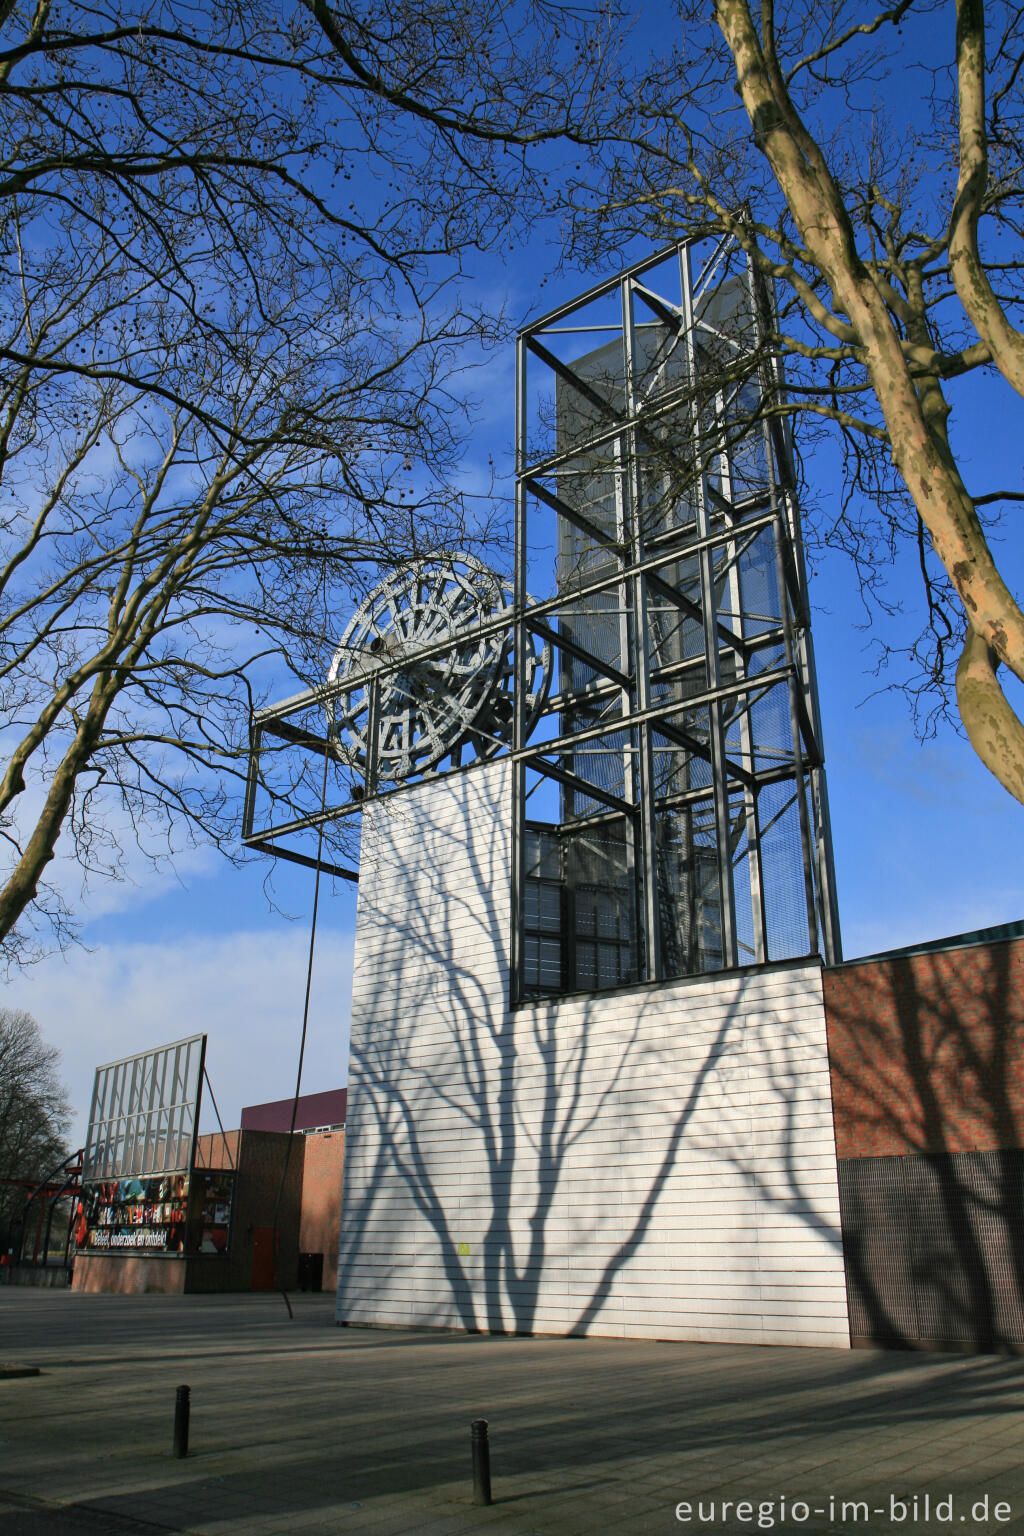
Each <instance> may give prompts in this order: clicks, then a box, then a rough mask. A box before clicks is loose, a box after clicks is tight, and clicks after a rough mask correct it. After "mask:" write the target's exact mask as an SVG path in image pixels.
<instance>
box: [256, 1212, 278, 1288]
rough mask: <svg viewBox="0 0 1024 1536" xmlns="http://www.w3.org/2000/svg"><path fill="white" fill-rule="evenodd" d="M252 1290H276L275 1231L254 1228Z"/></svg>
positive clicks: (271, 1228) (267, 1228) (266, 1228)
mask: <svg viewBox="0 0 1024 1536" xmlns="http://www.w3.org/2000/svg"><path fill="white" fill-rule="evenodd" d="M251 1288H252V1290H254V1291H272V1290H273V1289H274V1229H273V1227H254V1228H253V1234H252V1286H251Z"/></svg>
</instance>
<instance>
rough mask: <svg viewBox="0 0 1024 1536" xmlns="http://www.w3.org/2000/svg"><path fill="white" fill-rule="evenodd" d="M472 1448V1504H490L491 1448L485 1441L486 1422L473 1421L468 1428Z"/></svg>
mask: <svg viewBox="0 0 1024 1536" xmlns="http://www.w3.org/2000/svg"><path fill="white" fill-rule="evenodd" d="M469 1435H470V1442H471V1444H472V1447H473V1503H474V1504H489V1503H490V1502H491V1446H490V1442H489V1440H488V1439H487V1420H486V1419H474V1420H473V1422H472V1424H471V1425H470V1426H469Z"/></svg>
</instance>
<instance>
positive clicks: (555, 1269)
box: [338, 764, 841, 1342]
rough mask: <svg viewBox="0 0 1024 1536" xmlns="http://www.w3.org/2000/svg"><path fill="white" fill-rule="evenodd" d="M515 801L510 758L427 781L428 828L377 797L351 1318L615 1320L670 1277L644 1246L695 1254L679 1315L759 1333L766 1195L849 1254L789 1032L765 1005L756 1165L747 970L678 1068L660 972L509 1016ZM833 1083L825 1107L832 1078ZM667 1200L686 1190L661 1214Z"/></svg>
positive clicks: (663, 1257)
mask: <svg viewBox="0 0 1024 1536" xmlns="http://www.w3.org/2000/svg"><path fill="white" fill-rule="evenodd" d="M507 796H508V778H507V772H506V767H505V765H503V764H498V765H495V766H493V767H491V768H489V769H486V770H477V771H475V772H474V773H473V774H471V775H465V776H459V777H456V778H450V779H448V780H444V781H441V782H439V783H438V784H435V785H432V786H431V824H428V823H427V822H426V820H425V819H424V818H421V817H420V816H419V815H418V813H417V802H416V801H415V800H413V799H412V797H410V798H409V799H407V800H406V801H405V804H404V806H403V807H402V809H401V812H400V814H398V815H395V814H394V813H393V812H392V811H391V810H386V811H381V810H380V809H379V808H378V809H377V810H376V811H375V812H374V814H375V815H376V816H377V817H378V820H377V821H376V823H375V825H374V829H373V831H372V833H371V834H370V835H371V836H372V837H373V838H375V839H376V843H377V853H376V856H375V863H374V866H373V871H374V872H373V878H372V880H364V881H363V882H362V884H361V887H360V898H359V900H360V928H359V945H360V951H359V956H358V966H357V976H356V984H355V993H354V997H353V1028H352V1047H351V1067H350V1088H349V1125H348V1140H347V1147H346V1193H345V1204H344V1211H343V1230H342V1246H341V1263H340V1270H339V1276H340V1284H339V1311H338V1316H339V1318H341V1319H342V1320H352V1321H359V1320H367V1321H368V1320H372V1319H373V1320H392V1321H402V1322H407V1323H420V1324H434V1325H440V1326H455V1327H461V1328H466V1329H470V1330H481V1329H484V1330H488V1331H492V1332H508V1333H534V1332H551V1333H586V1332H588V1331H590V1330H592V1329H593V1328H594V1327H595V1326H597V1325H600V1327H601V1329H602V1331H614V1330H615V1325H616V1323H617V1321H618V1320H619V1318H620V1317H624V1316H625V1314H626V1312H631V1313H632V1315H633V1318H634V1320H636V1319H637V1318H638V1317H639V1316H640V1315H641V1314H643V1313H644V1309H645V1307H646V1308H647V1310H648V1313H649V1315H650V1317H651V1318H653V1316H654V1315H655V1314H656V1313H661V1312H662V1311H663V1307H664V1297H665V1293H666V1292H672V1291H673V1285H674V1282H673V1281H672V1280H670V1281H669V1282H668V1284H667V1285H665V1284H664V1283H660V1282H659V1283H658V1284H655V1285H653V1286H652V1287H651V1293H652V1294H651V1296H650V1299H649V1300H648V1288H647V1286H646V1280H647V1279H648V1278H653V1279H655V1280H657V1279H658V1277H648V1276H646V1275H645V1274H644V1273H642V1272H640V1273H638V1272H637V1267H636V1264H635V1261H636V1260H637V1259H638V1257H639V1256H640V1255H641V1249H642V1247H643V1245H644V1243H645V1242H646V1241H648V1240H651V1241H656V1242H657V1244H658V1252H659V1255H660V1257H659V1259H658V1268H659V1269H660V1270H661V1271H663V1272H664V1271H671V1270H672V1269H673V1268H678V1269H685V1268H689V1269H690V1270H692V1271H694V1273H693V1274H686V1275H680V1276H678V1277H677V1278H678V1279H679V1280H680V1281H681V1282H686V1283H689V1282H691V1281H692V1282H693V1285H692V1286H690V1289H691V1290H694V1291H695V1292H698V1293H699V1287H700V1284H703V1286H704V1296H703V1301H701V1296H700V1295H699V1294H697V1302H700V1303H701V1304H700V1305H698V1304H696V1303H695V1304H694V1305H692V1306H691V1307H690V1321H689V1322H687V1317H686V1316H685V1315H684V1314H685V1313H686V1310H687V1308H686V1305H685V1304H679V1303H677V1305H679V1306H680V1311H679V1313H678V1321H679V1322H680V1323H681V1324H682V1325H684V1326H689V1327H691V1328H695V1327H697V1326H699V1324H700V1320H701V1319H702V1318H704V1317H705V1313H706V1307H707V1303H708V1302H709V1301H710V1302H711V1303H713V1304H714V1306H715V1307H716V1308H717V1309H718V1324H717V1326H718V1327H719V1328H721V1329H727V1328H729V1327H731V1326H733V1324H734V1323H735V1318H733V1317H731V1316H730V1306H731V1305H732V1306H733V1307H734V1309H735V1312H736V1313H737V1315H740V1316H741V1321H742V1316H743V1315H745V1316H746V1317H747V1319H748V1324H749V1326H750V1329H751V1336H754V1334H756V1330H757V1328H758V1326H759V1324H758V1323H757V1322H755V1321H753V1318H754V1317H755V1316H756V1315H759V1310H760V1292H761V1285H760V1281H761V1277H762V1270H761V1266H762V1264H763V1255H762V1256H761V1257H759V1256H758V1244H757V1239H756V1232H755V1231H754V1230H753V1226H754V1221H753V1214H752V1213H753V1210H754V1207H755V1205H756V1206H757V1208H758V1210H760V1211H762V1212H763V1211H764V1210H766V1209H771V1210H773V1211H775V1212H776V1213H778V1215H779V1216H780V1218H784V1219H788V1220H789V1222H790V1224H791V1230H792V1229H796V1230H798V1231H801V1232H803V1233H806V1234H808V1235H813V1240H815V1241H819V1242H821V1243H822V1244H823V1245H824V1247H825V1248H827V1249H828V1250H829V1251H830V1252H831V1253H832V1254H833V1255H835V1254H837V1253H838V1252H839V1251H840V1248H841V1239H840V1234H839V1230H838V1222H837V1220H836V1208H835V1197H834V1174H833V1175H832V1177H833V1186H832V1199H831V1202H829V1200H828V1199H827V1198H826V1199H825V1200H823V1199H822V1198H821V1195H820V1191H819V1190H818V1189H816V1188H812V1187H810V1185H811V1184H812V1183H813V1181H814V1177H815V1176H814V1175H812V1176H811V1178H810V1180H809V1179H808V1177H807V1175H806V1174H805V1173H804V1172H803V1165H802V1161H801V1157H800V1155H799V1140H800V1136H801V1126H800V1122H801V1114H802V1113H803V1114H804V1115H805V1117H806V1113H808V1112H810V1111H809V1110H808V1105H807V1104H805V1103H804V1098H805V1097H806V1087H805V1079H803V1078H802V1077H801V1075H800V1073H799V1072H798V1071H795V1070H793V1071H791V1070H789V1068H788V1067H787V1040H786V1031H787V1028H788V1026H785V1025H783V1026H779V1025H778V1024H777V1023H776V1022H774V1021H772V1020H767V1019H766V1020H763V1021H762V1023H763V1028H764V1029H765V1030H767V1031H768V1032H769V1033H771V1032H772V1031H774V1033H773V1035H772V1038H774V1039H776V1040H777V1050H776V1052H775V1058H774V1059H772V1058H771V1052H769V1053H768V1058H766V1061H765V1065H764V1072H765V1079H764V1080H765V1083H766V1085H770V1087H771V1091H772V1093H773V1094H774V1096H775V1099H776V1100H777V1104H776V1109H775V1123H776V1125H777V1127H778V1129H777V1130H776V1132H775V1140H776V1147H775V1151H776V1154H777V1156H776V1157H775V1159H774V1163H775V1166H774V1167H773V1169H772V1170H771V1172H763V1171H758V1168H759V1157H760V1153H761V1152H762V1151H763V1148H762V1147H761V1145H760V1140H759V1136H760V1132H759V1129H758V1127H757V1126H756V1125H755V1124H754V1123H753V1122H752V1118H751V1111H750V1107H749V1104H748V1094H747V1084H746V1081H745V1080H744V1081H743V1082H742V1083H741V1082H740V1077H741V1076H742V1070H741V1068H742V1061H743V1058H744V1053H745V1052H747V1051H748V1049H749V1040H748V1037H747V1033H746V1031H747V1029H748V1027H749V1018H748V1013H749V1003H748V997H747V994H748V992H749V991H750V989H751V988H756V985H757V982H756V979H753V978H749V977H736V978H734V983H733V985H734V990H733V992H732V994H731V997H732V1002H731V1004H730V1006H729V1007H728V1008H727V1009H726V1010H725V1011H724V1012H722V1011H721V1009H719V1010H718V1011H717V1012H716V1013H715V1014H714V1015H713V1016H711V1017H709V1018H707V1019H698V1021H697V1022H696V1023H695V1024H694V1025H693V1038H692V1040H690V1041H688V1042H686V1043H685V1048H683V1049H682V1067H681V1057H680V1050H681V1046H680V1041H679V1040H678V1039H677V1038H676V1037H675V1036H674V1035H672V1034H671V1031H668V1032H667V1031H666V1026H665V1023H664V1019H663V1017H661V1016H660V1015H663V1012H664V1007H665V996H664V992H663V991H660V990H657V989H642V988H639V989H634V990H632V991H627V992H622V993H619V994H616V996H617V997H618V998H620V999H623V1000H624V1001H623V1002H622V1004H621V1006H617V1005H616V1003H615V999H614V997H612V995H611V994H604V995H598V996H596V997H595V996H593V995H591V996H589V997H583V998H570V999H560V1000H559V1002H558V1003H557V1004H556V1003H534V1004H530V1005H528V1006H525V1007H522V1008H520V1009H517V1010H516V1011H515V1012H512V1011H510V1010H509V1008H508V1007H507V997H508V961H507V943H508V933H509V926H510V911H509V876H508V870H509V849H508V845H507V840H506V837H507V834H506V831H505V829H507V827H508V825H509V821H510V816H509V805H508V799H507ZM385 817H387V818H388V819H385ZM482 829H486V831H484V830H482ZM366 841H367V829H364V844H365V842H366ZM792 1028H793V1031H794V1034H793V1043H794V1045H795V1046H799V1045H800V1044H801V1042H800V1040H799V1039H798V1038H797V1036H798V1035H799V1026H798V1025H793V1026H792ZM823 1070H824V1068H823ZM676 1083H678V1089H677V1088H676V1087H675V1086H674V1084H676ZM820 1091H821V1090H820V1085H819V1090H818V1093H819V1098H820ZM824 1093H825V1101H826V1102H825V1110H824V1114H825V1119H826V1121H828V1112H827V1084H826V1086H825V1088H824ZM812 1108H813V1106H812ZM817 1113H818V1114H819V1116H820V1115H821V1114H822V1113H823V1111H822V1109H821V1106H820V1104H819V1105H818V1107H817ZM828 1135H829V1137H831V1123H830V1121H828ZM761 1161H762V1162H763V1159H761ZM684 1165H685V1166H684ZM667 1201H674V1202H676V1205H673V1206H671V1208H670V1209H668V1210H666V1202H667ZM680 1202H681V1203H682V1204H684V1205H686V1206H687V1209H688V1211H689V1216H688V1217H687V1218H686V1219H687V1220H689V1228H688V1232H689V1236H690V1239H691V1240H692V1238H693V1237H694V1235H696V1236H699V1237H700V1238H701V1239H703V1240H704V1241H705V1242H706V1244H707V1245H708V1248H709V1252H711V1253H712V1257H710V1258H708V1259H706V1260H704V1261H701V1260H700V1259H699V1258H698V1259H694V1258H693V1257H692V1256H691V1255H688V1254H687V1253H686V1252H685V1249H686V1246H687V1233H686V1232H680V1231H676V1230H675V1228H676V1226H677V1225H685V1222H683V1221H682V1220H681V1221H680V1222H678V1223H677V1221H676V1218H675V1217H674V1215H673V1211H675V1210H677V1209H678V1208H679V1203H680ZM694 1202H696V1203H698V1204H700V1203H701V1202H703V1207H702V1211H703V1214H698V1215H697V1216H694V1215H693V1204H694ZM438 1255H439V1256H440V1257H439V1258H438ZM701 1269H703V1271H704V1273H703V1276H702V1275H701V1273H700V1271H701ZM716 1269H717V1270H718V1271H719V1272H721V1271H723V1270H724V1271H725V1272H726V1273H727V1274H730V1275H734V1276H735V1277H736V1290H735V1300H734V1302H732V1303H730V1300H729V1296H728V1295H727V1294H726V1293H725V1292H724V1290H723V1287H722V1286H721V1284H717V1285H716V1283H715V1282H714V1281H713V1280H712V1281H708V1279H707V1271H713V1270H716ZM686 1289H687V1284H685V1283H681V1284H680V1285H678V1286H676V1290H677V1291H678V1292H679V1293H680V1294H682V1293H683V1292H685V1291H686ZM702 1308H703V1310H702ZM769 1310H770V1309H769ZM828 1326H834V1325H828ZM649 1331H653V1322H652V1326H651V1329H650V1330H649ZM836 1342H839V1339H838V1338H837V1340H836Z"/></svg>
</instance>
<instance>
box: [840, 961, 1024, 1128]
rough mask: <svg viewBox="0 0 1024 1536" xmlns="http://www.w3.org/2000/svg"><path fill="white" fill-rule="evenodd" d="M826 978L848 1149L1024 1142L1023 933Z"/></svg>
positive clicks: (858, 964)
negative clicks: (1018, 935) (1011, 937)
mask: <svg viewBox="0 0 1024 1536" xmlns="http://www.w3.org/2000/svg"><path fill="white" fill-rule="evenodd" d="M823 982H824V991H825V1011H826V1015H827V1019H828V1041H829V1055H830V1060H831V1070H832V1096H833V1102H834V1107H835V1129H836V1151H837V1153H838V1156H839V1157H840V1158H848V1157H882V1156H887V1155H893V1154H897V1155H900V1154H906V1153H922V1152H928V1153H935V1152H970V1151H988V1150H993V1149H995V1148H999V1147H1003V1148H1010V1147H1024V939H1013V940H1009V941H1003V942H995V943H981V944H973V945H969V946H967V947H962V948H954V949H943V950H935V951H933V952H931V953H920V954H911V955H898V956H894V957H892V958H890V959H881V960H858V961H853V962H852V963H850V964H848V965H843V966H838V967H836V968H835V969H832V970H828V969H826V970H825V972H824V974H823Z"/></svg>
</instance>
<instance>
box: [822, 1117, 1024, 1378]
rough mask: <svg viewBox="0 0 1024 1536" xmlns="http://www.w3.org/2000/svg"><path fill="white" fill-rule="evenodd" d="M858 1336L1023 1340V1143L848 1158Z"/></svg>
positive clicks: (842, 1173)
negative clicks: (1010, 1146) (980, 1149)
mask: <svg viewBox="0 0 1024 1536" xmlns="http://www.w3.org/2000/svg"><path fill="white" fill-rule="evenodd" d="M839 1196H840V1208H841V1211H842V1222H843V1246H844V1252H845V1255H846V1270H847V1286H848V1290H849V1295H850V1329H851V1333H852V1334H853V1336H854V1338H855V1339H857V1338H860V1339H864V1340H871V1341H873V1342H875V1343H890V1344H891V1343H911V1344H912V1343H922V1344H929V1345H933V1346H937V1347H942V1346H943V1345H946V1346H950V1345H952V1346H963V1345H973V1346H974V1347H976V1348H978V1349H998V1348H1000V1347H1001V1346H1008V1345H1015V1344H1020V1343H1024V1299H1022V1298H1024V1152H1022V1151H1021V1150H1019V1149H1016V1148H1013V1149H1003V1150H1000V1151H992V1152H958V1153H953V1154H930V1155H921V1156H908V1157H872V1158H851V1159H844V1160H843V1161H841V1162H840V1163H839Z"/></svg>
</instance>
